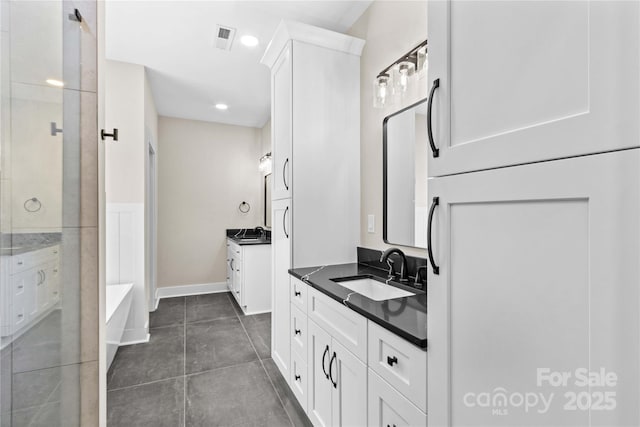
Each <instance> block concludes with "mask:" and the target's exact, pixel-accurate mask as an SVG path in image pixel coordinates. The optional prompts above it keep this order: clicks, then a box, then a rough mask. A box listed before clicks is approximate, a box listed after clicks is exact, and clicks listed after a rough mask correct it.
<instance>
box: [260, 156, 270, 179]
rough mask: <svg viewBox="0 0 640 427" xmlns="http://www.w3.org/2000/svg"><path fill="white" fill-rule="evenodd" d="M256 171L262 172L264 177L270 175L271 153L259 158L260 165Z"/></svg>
mask: <svg viewBox="0 0 640 427" xmlns="http://www.w3.org/2000/svg"><path fill="white" fill-rule="evenodd" d="M258 169H260V171H262V172H264V174H265V175H269V174H270V173H271V153H270V152H269V153H267V154H265V155H264V156H262V157H260V165H259V166H258Z"/></svg>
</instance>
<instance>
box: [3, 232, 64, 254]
mask: <svg viewBox="0 0 640 427" xmlns="http://www.w3.org/2000/svg"><path fill="white" fill-rule="evenodd" d="M61 240H62V233H14V234H7V233H2V235H0V256H13V255H22V254H25V253H27V252H33V251H37V250H39V249H44V248H48V247H51V246H55V245H59V244H60V242H61Z"/></svg>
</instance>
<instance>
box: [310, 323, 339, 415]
mask: <svg viewBox="0 0 640 427" xmlns="http://www.w3.org/2000/svg"><path fill="white" fill-rule="evenodd" d="M308 329H309V339H308V344H309V358H308V362H307V366H308V370H309V374H308V375H307V379H308V383H307V390H308V396H307V416H308V417H309V419H310V420H311V422H312V423H313V425H314V426H316V427H318V426H331V425H333V424H332V420H331V410H332V408H331V405H332V402H331V393H332V390H333V385H332V383H331V380H330V378H329V377H328V375H329V362H330V360H331V336H330V335H329V334H328V333H326V332H325V331H324V330H323V329H322V328H321V327H319V326H318V325H316V323H315V322H314V321H312V320H309V321H308Z"/></svg>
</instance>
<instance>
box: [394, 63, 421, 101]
mask: <svg viewBox="0 0 640 427" xmlns="http://www.w3.org/2000/svg"><path fill="white" fill-rule="evenodd" d="M415 72H416V65H415V64H414V63H413V62H410V61H402V62H400V63H399V64H398V65H396V66H395V67H393V73H394V76H393V77H394V79H393V80H394V81H395V83H396V88H397V89H398V92H400V93H404V92H406V91H407V88H408V87H409V84H410V83H411V80H412V77H413V75H414V74H415Z"/></svg>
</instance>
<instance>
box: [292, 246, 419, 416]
mask: <svg viewBox="0 0 640 427" xmlns="http://www.w3.org/2000/svg"><path fill="white" fill-rule="evenodd" d="M360 250H362V248H360ZM289 274H290V275H291V280H290V313H291V322H290V325H291V370H290V372H291V374H290V375H291V378H289V384H290V386H291V389H292V390H293V392H294V394H295V395H296V397H297V399H298V401H299V402H300V404H301V406H302V407H303V408H304V409H305V411H306V413H307V415H308V416H309V418H310V420H311V421H312V422H313V424H314V425H325V426H326V425H336V426H337V425H350V426H351V425H353V426H358V425H375V426H387V425H388V426H401V425H408V426H421V425H426V422H427V415H426V406H427V384H426V380H427V360H426V347H427V338H426V337H427V330H426V329H427V319H426V303H427V300H426V293H425V292H424V290H422V289H418V288H416V287H413V286H409V285H403V284H400V283H396V282H393V283H385V282H386V279H387V278H388V277H387V272H386V271H385V270H382V269H380V268H375V267H373V266H371V265H368V264H364V263H350V264H340V265H329V266H319V267H311V268H296V269H291V270H289ZM362 279H365V280H372V281H373V282H372V283H371V284H370V286H372V287H376V286H377V284H380V285H381V286H382V287H383V288H381V290H382V291H383V292H386V291H391V293H390V294H387V295H386V296H385V295H382V294H369V297H367V296H365V295H363V294H361V293H359V292H356V291H354V290H353V289H349V288H347V287H346V286H350V284H349V282H351V283H353V282H355V281H359V280H362ZM341 283H342V284H344V285H346V286H343V285H341ZM411 283H413V281H412V282H411ZM396 292H397V293H398V294H397V295H403V296H400V297H396V298H391V299H386V298H388V297H390V296H394V295H393V294H394V293H396ZM372 298H375V299H372Z"/></svg>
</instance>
